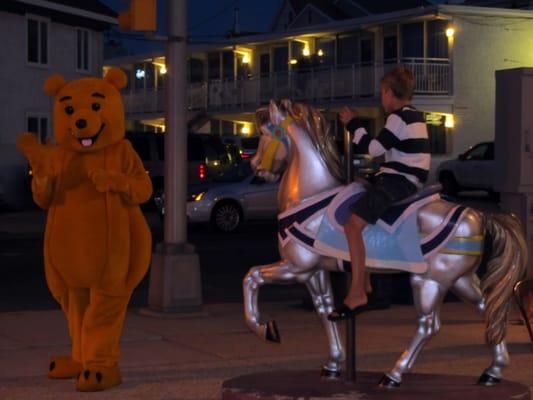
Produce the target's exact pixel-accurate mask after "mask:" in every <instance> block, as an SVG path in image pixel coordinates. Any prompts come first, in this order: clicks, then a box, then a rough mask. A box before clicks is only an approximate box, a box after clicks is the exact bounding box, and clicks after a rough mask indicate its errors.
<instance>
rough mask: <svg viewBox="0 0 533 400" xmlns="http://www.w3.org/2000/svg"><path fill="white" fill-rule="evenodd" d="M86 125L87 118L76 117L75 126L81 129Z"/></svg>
mask: <svg viewBox="0 0 533 400" xmlns="http://www.w3.org/2000/svg"><path fill="white" fill-rule="evenodd" d="M86 126H87V120H85V119H78V120H77V121H76V128H78V129H83V128H85V127H86Z"/></svg>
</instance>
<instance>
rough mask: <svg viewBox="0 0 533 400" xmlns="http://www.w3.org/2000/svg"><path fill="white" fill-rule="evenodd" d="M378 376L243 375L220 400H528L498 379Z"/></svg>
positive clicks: (523, 390) (517, 387)
mask: <svg viewBox="0 0 533 400" xmlns="http://www.w3.org/2000/svg"><path fill="white" fill-rule="evenodd" d="M382 376H383V375H382V374H381V373H378V372H365V371H363V372H357V380H356V382H355V383H348V382H345V381H344V380H343V379H342V377H341V379H324V378H321V377H320V375H319V374H318V373H317V371H316V370H313V371H298V370H296V371H273V372H262V373H255V374H250V375H243V376H240V377H237V378H233V379H229V380H227V381H225V382H224V383H223V385H222V400H260V399H263V400H277V399H284V400H289V399H302V398H306V399H307V398H313V399H315V398H316V399H329V398H331V399H345V398H346V399H365V400H370V399H387V400H427V399H432V400H451V399H464V400H467V399H483V400H507V399H521V400H531V393H530V391H529V389H528V387H527V386H525V385H522V384H520V383H517V382H511V381H507V380H502V381H501V382H499V383H498V384H495V385H494V386H485V385H477V384H476V382H477V378H475V377H471V376H457V375H434V374H411V373H410V374H407V375H405V378H404V380H403V382H402V384H401V385H400V386H399V387H395V388H388V387H383V386H380V385H379V382H380V380H381V379H382Z"/></svg>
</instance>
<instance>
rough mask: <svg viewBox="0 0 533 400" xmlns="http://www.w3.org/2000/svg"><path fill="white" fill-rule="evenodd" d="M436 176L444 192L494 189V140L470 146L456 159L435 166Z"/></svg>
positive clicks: (453, 192) (490, 191) (491, 190)
mask: <svg viewBox="0 0 533 400" xmlns="http://www.w3.org/2000/svg"><path fill="white" fill-rule="evenodd" d="M437 177H438V180H439V182H440V183H441V184H442V192H443V193H444V194H447V195H450V196H454V195H456V194H457V193H458V192H460V191H462V190H486V191H488V192H489V193H493V191H494V142H482V143H478V144H476V145H475V146H472V147H470V148H469V149H468V150H467V151H466V152H464V153H463V154H459V156H458V157H457V159H454V160H448V161H445V162H443V163H442V164H440V166H439V167H438V168H437Z"/></svg>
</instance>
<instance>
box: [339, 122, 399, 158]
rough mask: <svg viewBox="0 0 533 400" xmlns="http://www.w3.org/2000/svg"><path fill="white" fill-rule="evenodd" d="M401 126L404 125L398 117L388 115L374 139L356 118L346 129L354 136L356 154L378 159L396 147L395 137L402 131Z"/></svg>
mask: <svg viewBox="0 0 533 400" xmlns="http://www.w3.org/2000/svg"><path fill="white" fill-rule="evenodd" d="M402 124H403V125H405V123H404V122H403V121H402V119H401V118H400V117H398V116H397V115H395V114H390V115H389V116H388V117H387V121H386V122H385V126H384V127H383V129H382V130H381V131H380V132H379V133H378V135H377V136H376V137H375V138H372V136H371V135H370V134H369V133H368V132H367V130H366V129H365V128H364V127H363V126H362V125H361V122H360V120H359V119H358V118H353V119H352V120H351V121H350V122H348V124H347V125H346V129H348V131H349V132H350V133H351V134H353V135H354V137H353V141H354V143H355V144H356V146H357V148H356V149H357V153H360V154H370V155H371V156H373V157H379V156H381V155H383V154H384V153H385V152H386V151H387V150H390V149H391V148H393V147H394V148H397V147H398V145H399V143H400V139H399V138H398V136H397V135H398V134H399V133H400V131H401V129H402Z"/></svg>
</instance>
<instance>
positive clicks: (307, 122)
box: [280, 100, 344, 182]
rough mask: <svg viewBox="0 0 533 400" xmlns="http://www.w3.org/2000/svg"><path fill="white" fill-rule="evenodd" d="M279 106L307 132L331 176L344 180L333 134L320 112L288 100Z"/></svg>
mask: <svg viewBox="0 0 533 400" xmlns="http://www.w3.org/2000/svg"><path fill="white" fill-rule="evenodd" d="M280 106H281V108H282V109H284V111H286V112H287V113H288V114H289V115H290V116H291V118H292V119H293V120H294V121H295V122H296V124H297V125H298V126H299V127H300V128H302V129H303V130H304V131H305V132H307V134H308V135H309V138H310V139H311V142H312V143H313V145H314V147H315V148H316V150H317V151H318V154H319V155H320V157H321V158H322V160H324V162H325V164H326V166H327V168H328V170H329V172H330V173H331V174H332V175H333V177H334V178H335V179H337V180H339V181H340V182H344V168H343V166H342V163H341V160H340V158H339V154H338V151H337V146H336V145H335V141H334V138H333V136H332V135H330V133H329V124H328V122H327V121H326V118H324V116H323V115H322V113H321V112H320V111H318V110H317V109H316V108H314V107H311V106H309V105H307V104H303V103H291V102H290V101H289V100H282V101H281V104H280Z"/></svg>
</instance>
